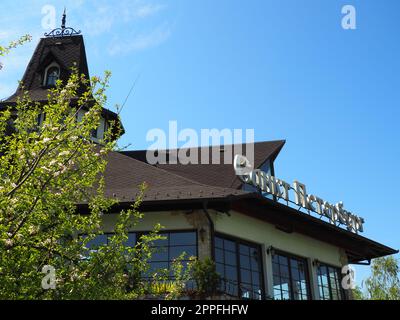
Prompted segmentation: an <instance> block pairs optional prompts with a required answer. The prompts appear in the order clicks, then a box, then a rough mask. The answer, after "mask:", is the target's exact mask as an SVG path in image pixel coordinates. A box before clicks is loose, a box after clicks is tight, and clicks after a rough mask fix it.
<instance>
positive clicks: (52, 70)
mask: <svg viewBox="0 0 400 320" xmlns="http://www.w3.org/2000/svg"><path fill="white" fill-rule="evenodd" d="M59 78H60V68H59V67H58V66H50V67H49V68H48V69H47V71H46V79H45V80H46V81H45V86H47V87H51V86H55V85H56V82H57V80H58V79H59Z"/></svg>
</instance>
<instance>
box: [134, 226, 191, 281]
mask: <svg viewBox="0 0 400 320" xmlns="http://www.w3.org/2000/svg"><path fill="white" fill-rule="evenodd" d="M150 232H151V231H136V241H137V240H138V239H140V237H141V236H142V235H146V234H149V233H150ZM188 232H193V233H194V234H195V237H196V239H195V244H194V245H178V246H177V245H174V246H172V247H180V246H181V247H185V246H194V247H195V249H196V257H197V258H198V256H199V235H198V230H197V229H177V230H162V231H159V232H158V233H157V234H158V235H161V236H162V235H163V234H166V233H168V234H171V233H188ZM167 248H168V261H165V260H162V261H153V262H156V263H157V262H162V263H165V262H167V264H168V267H167V269H168V271H170V270H171V268H170V267H171V263H172V261H173V260H170V248H171V246H170V237H168V245H167ZM183 261H189V259H185V260H183ZM148 263H149V264H151V263H152V261H151V259H150V260H149V261H148ZM143 278H144V279H146V278H149V277H147V276H144V277H143ZM168 278H169V279H170V280H173V277H168Z"/></svg>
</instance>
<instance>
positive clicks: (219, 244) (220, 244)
mask: <svg viewBox="0 0 400 320" xmlns="http://www.w3.org/2000/svg"><path fill="white" fill-rule="evenodd" d="M215 247H216V248H220V249H223V248H224V241H223V240H222V239H221V238H219V237H215Z"/></svg>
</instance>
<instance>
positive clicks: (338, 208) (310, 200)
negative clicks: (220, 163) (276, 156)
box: [233, 155, 364, 233]
mask: <svg viewBox="0 0 400 320" xmlns="http://www.w3.org/2000/svg"><path fill="white" fill-rule="evenodd" d="M233 166H234V169H235V172H236V175H237V176H238V177H239V178H240V179H241V180H242V181H243V182H244V183H247V184H249V185H252V186H254V187H256V188H257V189H259V190H260V191H261V192H265V193H269V194H271V195H273V196H275V197H277V198H279V199H282V200H284V201H286V202H288V203H289V202H291V203H294V204H296V205H298V206H300V207H302V208H304V209H306V210H308V211H313V212H316V213H318V214H319V215H320V216H322V217H326V218H328V220H329V222H330V223H331V224H334V225H338V224H339V225H344V226H346V227H347V230H349V231H351V232H355V233H358V232H363V231H364V229H363V223H364V219H363V218H361V217H358V216H356V215H354V214H352V213H351V212H349V211H347V210H345V209H344V208H343V202H338V203H336V204H330V203H329V202H327V201H324V200H323V199H321V198H319V197H317V196H315V195H313V194H308V193H307V190H306V186H305V185H304V184H302V183H300V182H298V181H294V182H293V185H290V184H289V183H287V182H285V181H283V180H280V179H278V178H276V177H274V176H271V175H270V174H268V173H266V172H264V171H262V170H260V169H253V168H252V167H251V165H250V162H249V161H248V160H247V159H246V157H244V156H242V155H236V156H235V159H234V162H233ZM292 194H293V195H294V201H293V200H292V196H293V195H292Z"/></svg>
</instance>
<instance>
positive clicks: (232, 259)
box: [225, 251, 236, 266]
mask: <svg viewBox="0 0 400 320" xmlns="http://www.w3.org/2000/svg"><path fill="white" fill-rule="evenodd" d="M225 264H229V265H231V266H236V254H235V253H233V252H230V251H225Z"/></svg>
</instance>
